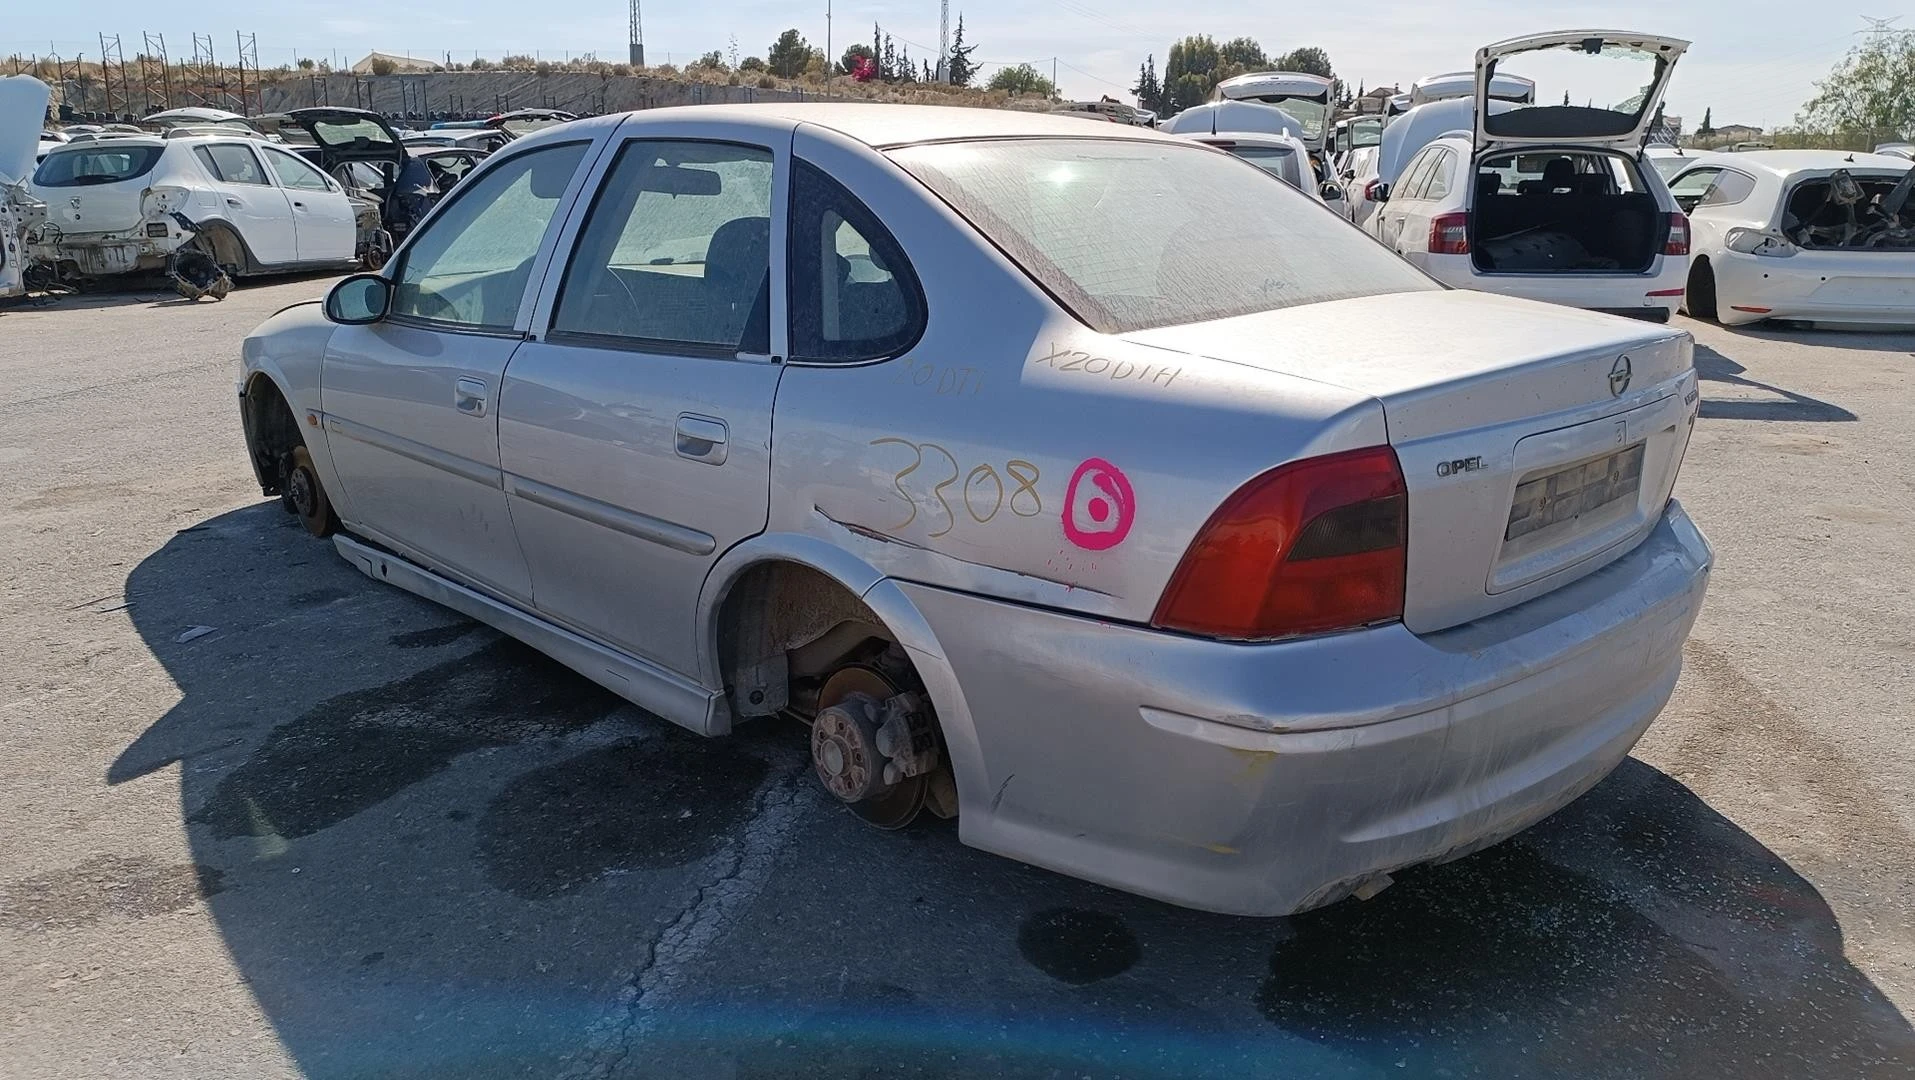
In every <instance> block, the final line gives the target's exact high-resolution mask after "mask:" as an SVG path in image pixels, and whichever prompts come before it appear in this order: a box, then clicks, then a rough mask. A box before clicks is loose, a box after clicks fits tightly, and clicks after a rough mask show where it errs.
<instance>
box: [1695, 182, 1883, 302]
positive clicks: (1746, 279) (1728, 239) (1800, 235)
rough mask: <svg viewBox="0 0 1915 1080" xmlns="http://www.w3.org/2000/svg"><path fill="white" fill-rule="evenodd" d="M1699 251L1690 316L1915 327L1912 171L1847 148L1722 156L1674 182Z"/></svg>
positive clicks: (1696, 250)
mask: <svg viewBox="0 0 1915 1080" xmlns="http://www.w3.org/2000/svg"><path fill="white" fill-rule="evenodd" d="M1669 188H1670V190H1671V192H1673V193H1674V196H1675V199H1676V202H1677V203H1678V204H1679V205H1680V206H1681V207H1682V208H1683V209H1684V210H1686V211H1687V212H1688V214H1689V221H1690V229H1691V231H1692V234H1693V239H1692V243H1693V244H1694V251H1693V261H1692V263H1691V266H1690V269H1689V278H1688V289H1687V302H1686V304H1685V308H1686V310H1687V311H1688V312H1689V314H1691V315H1693V316H1695V317H1696V318H1699V319H1717V320H1719V321H1721V322H1722V324H1723V325H1725V326H1736V325H1742V324H1747V323H1754V322H1760V321H1762V320H1764V319H1801V320H1805V321H1810V322H1819V323H1838V324H1863V325H1915V197H1911V192H1915V171H1912V169H1911V162H1910V161H1909V159H1907V158H1902V157H1894V156H1891V155H1888V154H1859V153H1850V152H1848V151H1845V150H1757V151H1752V152H1749V153H1742V154H1721V155H1716V156H1714V157H1711V158H1709V159H1707V160H1705V161H1701V162H1698V163H1696V164H1694V165H1691V166H1690V167H1688V168H1687V169H1685V170H1683V171H1682V172H1680V173H1678V174H1676V177H1675V178H1674V179H1673V180H1671V181H1670V184H1669Z"/></svg>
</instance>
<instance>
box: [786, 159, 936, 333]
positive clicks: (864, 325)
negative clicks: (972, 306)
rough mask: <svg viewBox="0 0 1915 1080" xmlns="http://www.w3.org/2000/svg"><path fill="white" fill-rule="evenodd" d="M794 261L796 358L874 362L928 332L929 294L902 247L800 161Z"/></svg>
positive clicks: (852, 199) (794, 191) (794, 192)
mask: <svg viewBox="0 0 1915 1080" xmlns="http://www.w3.org/2000/svg"><path fill="white" fill-rule="evenodd" d="M790 264H791V266H790V273H791V290H790V292H791V354H792V359H794V360H826V361H837V362H850V361H858V360H876V359H880V358H882V357H887V356H895V355H897V354H898V353H901V352H903V351H904V350H905V349H908V348H910V347H911V345H912V343H914V342H915V341H917V339H918V338H919V336H920V335H922V333H923V332H924V318H925V315H924V293H923V292H922V290H920V289H919V287H918V279H917V275H916V274H915V273H913V272H912V270H911V264H910V263H909V262H908V261H906V259H905V257H904V250H903V249H902V248H900V247H899V246H898V243H897V241H896V240H894V239H892V237H891V234H890V233H889V232H888V231H886V230H885V227H884V226H883V225H881V224H879V223H878V219H877V217H876V216H875V215H874V214H872V213H871V211H870V210H868V209H866V208H865V206H864V204H863V203H861V202H859V201H858V200H857V197H856V196H854V195H852V194H851V193H850V192H849V191H846V190H845V189H844V187H843V186H841V185H840V184H839V183H838V182H837V181H835V180H833V179H831V178H830V177H829V176H826V175H825V174H824V173H823V172H821V171H819V170H818V169H817V168H816V167H814V166H812V165H809V164H806V163H805V162H802V161H801V162H797V163H796V165H795V168H794V170H793V173H792V188H791V259H790Z"/></svg>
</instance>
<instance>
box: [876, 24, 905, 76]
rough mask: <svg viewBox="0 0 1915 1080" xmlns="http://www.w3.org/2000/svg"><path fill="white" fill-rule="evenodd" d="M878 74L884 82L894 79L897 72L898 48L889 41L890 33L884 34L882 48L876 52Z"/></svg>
mask: <svg viewBox="0 0 1915 1080" xmlns="http://www.w3.org/2000/svg"><path fill="white" fill-rule="evenodd" d="M906 62H907V63H908V62H909V61H906ZM878 74H879V75H880V76H881V77H882V78H883V79H884V81H885V82H892V81H894V80H896V79H897V77H898V74H899V72H898V48H897V46H896V45H893V44H892V43H891V35H890V34H886V35H884V49H883V50H882V51H880V52H879V53H878Z"/></svg>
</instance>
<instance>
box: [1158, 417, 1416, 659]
mask: <svg viewBox="0 0 1915 1080" xmlns="http://www.w3.org/2000/svg"><path fill="white" fill-rule="evenodd" d="M1408 532H1409V494H1408V489H1407V487H1406V486H1405V485H1404V483H1403V470H1402V467H1401V466H1399V465H1398V464H1397V460H1396V451H1394V450H1392V449H1390V448H1389V447H1387V446H1373V447H1369V448H1367V449H1363V450H1351V451H1348V452H1346V453H1341V454H1329V455H1326V456H1324V457H1316V458H1306V459H1305V460H1303V461H1293V462H1291V463H1290V464H1288V465H1284V466H1281V467H1279V468H1276V469H1272V470H1270V471H1269V472H1267V473H1264V474H1263V475H1262V476H1259V477H1257V478H1256V479H1255V480H1252V481H1250V482H1249V483H1248V484H1245V485H1244V486H1243V487H1241V488H1239V489H1238V490H1237V492H1236V493H1235V494H1233V495H1231V496H1230V498H1229V499H1227V500H1225V501H1224V504H1223V505H1222V506H1221V507H1218V509H1217V512H1216V513H1214V514H1212V515H1210V520H1209V521H1208V522H1206V523H1205V524H1204V527H1203V528H1202V529H1201V530H1200V531H1199V532H1198V533H1197V538H1196V539H1195V540H1193V541H1191V544H1190V550H1188V551H1186V552H1185V553H1184V558H1183V562H1181V563H1179V564H1178V566H1177V572H1176V573H1175V574H1173V575H1171V578H1170V584H1169V585H1168V586H1166V587H1165V589H1164V595H1163V599H1161V600H1159V601H1158V602H1157V613H1156V614H1155V615H1154V616H1152V618H1151V623H1152V624H1153V625H1155V626H1157V627H1160V628H1162V629H1165V630H1179V631H1184V632H1186V633H1192V634H1204V635H1206V636H1210V637H1220V638H1232V639H1238V640H1262V639H1268V638H1279V637H1288V636H1291V635H1295V634H1319V633H1324V632H1327V631H1331V630H1350V629H1355V628H1356V627H1360V626H1367V625H1370V624H1371V623H1378V622H1387V621H1389V620H1392V619H1401V618H1402V617H1403V583H1404V574H1405V571H1404V565H1405V553H1406V552H1407V551H1408Z"/></svg>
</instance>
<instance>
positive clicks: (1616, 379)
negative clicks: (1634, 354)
mask: <svg viewBox="0 0 1915 1080" xmlns="http://www.w3.org/2000/svg"><path fill="white" fill-rule="evenodd" d="M1630 374H1632V372H1631V370H1630V366H1629V358H1628V357H1627V356H1619V357H1617V358H1616V366H1615V367H1612V368H1610V369H1609V396H1610V397H1621V396H1622V395H1623V394H1624V393H1625V392H1626V391H1627V390H1628V389H1629V376H1630Z"/></svg>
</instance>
